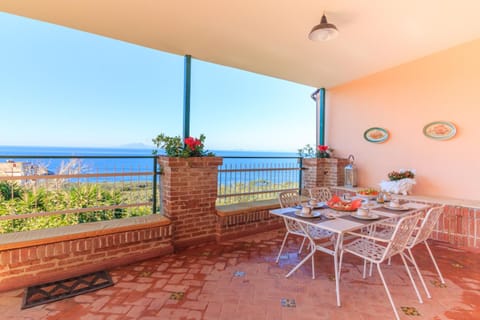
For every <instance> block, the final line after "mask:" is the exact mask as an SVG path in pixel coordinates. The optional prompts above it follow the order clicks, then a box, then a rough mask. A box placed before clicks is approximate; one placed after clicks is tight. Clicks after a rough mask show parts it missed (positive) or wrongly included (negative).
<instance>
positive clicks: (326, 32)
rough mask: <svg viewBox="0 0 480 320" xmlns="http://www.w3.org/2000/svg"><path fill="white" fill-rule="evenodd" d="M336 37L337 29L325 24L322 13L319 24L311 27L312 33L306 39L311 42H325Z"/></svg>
mask: <svg viewBox="0 0 480 320" xmlns="http://www.w3.org/2000/svg"><path fill="white" fill-rule="evenodd" d="M337 35H338V29H337V27H336V26H335V25H334V24H331V23H328V22H327V17H326V16H325V13H324V14H323V16H322V20H321V21H320V24H317V25H316V26H315V27H313V29H312V31H310V33H309V34H308V39H310V40H312V41H327V40H330V39H333V38H335V37H337Z"/></svg>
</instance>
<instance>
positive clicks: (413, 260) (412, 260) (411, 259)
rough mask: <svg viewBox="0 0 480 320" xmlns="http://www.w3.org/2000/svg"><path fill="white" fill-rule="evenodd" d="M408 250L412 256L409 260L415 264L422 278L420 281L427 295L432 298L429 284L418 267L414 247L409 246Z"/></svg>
mask: <svg viewBox="0 0 480 320" xmlns="http://www.w3.org/2000/svg"><path fill="white" fill-rule="evenodd" d="M407 250H408V254H409V256H410V259H409V260H410V262H411V263H412V264H413V266H414V267H415V269H416V270H417V275H418V277H419V278H420V281H421V282H422V285H423V289H424V290H425V293H426V294H427V297H428V298H429V299H431V298H432V296H431V295H430V291H428V288H427V285H426V284H425V280H424V279H423V276H422V273H421V272H420V269H419V268H418V265H417V261H416V260H415V257H414V256H413V254H412V249H410V248H408V249H407Z"/></svg>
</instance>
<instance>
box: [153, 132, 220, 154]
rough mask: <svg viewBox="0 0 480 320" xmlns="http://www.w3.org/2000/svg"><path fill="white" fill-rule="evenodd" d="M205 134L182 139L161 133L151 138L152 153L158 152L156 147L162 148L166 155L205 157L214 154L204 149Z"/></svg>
mask: <svg viewBox="0 0 480 320" xmlns="http://www.w3.org/2000/svg"><path fill="white" fill-rule="evenodd" d="M205 139H206V137H205V135H204V134H201V135H200V137H199V138H198V139H197V138H193V137H188V138H185V140H184V141H182V138H180V136H175V137H169V136H166V135H165V134H163V133H161V134H159V135H158V136H157V137H156V138H154V139H152V141H153V143H154V145H155V146H156V149H155V150H153V151H152V153H153V154H158V149H163V150H164V151H165V154H166V155H167V156H168V157H180V158H188V157H205V156H214V155H215V154H213V153H212V152H209V151H207V150H204V148H205V144H204V142H205Z"/></svg>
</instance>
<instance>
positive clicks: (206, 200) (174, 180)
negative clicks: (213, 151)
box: [158, 157, 223, 248]
mask: <svg viewBox="0 0 480 320" xmlns="http://www.w3.org/2000/svg"><path fill="white" fill-rule="evenodd" d="M158 162H159V164H160V167H161V168H162V179H161V180H162V193H163V196H162V208H163V213H164V214H165V216H166V217H168V218H169V219H170V220H171V221H172V224H173V228H174V231H173V244H174V246H175V248H182V247H187V246H189V245H191V244H198V243H201V242H207V241H214V240H215V227H216V222H217V215H216V209H215V201H216V199H217V184H218V181H217V179H218V166H219V165H221V164H222V162H223V158H219V157H192V158H170V157H158Z"/></svg>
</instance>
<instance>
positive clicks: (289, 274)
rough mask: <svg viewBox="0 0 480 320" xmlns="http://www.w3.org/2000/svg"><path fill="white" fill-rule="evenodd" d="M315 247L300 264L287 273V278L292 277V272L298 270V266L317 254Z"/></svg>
mask: <svg viewBox="0 0 480 320" xmlns="http://www.w3.org/2000/svg"><path fill="white" fill-rule="evenodd" d="M313 249H314V250H312V251H311V252H310V253H309V254H308V255H307V256H306V257H305V258H303V260H302V261H300V263H299V264H297V265H296V266H295V267H294V268H293V269H292V270H290V272H289V273H287V275H286V276H285V277H286V278H288V277H290V276H291V275H292V273H294V272H295V271H297V270H298V268H300V267H301V266H302V265H303V264H304V263H305V262H307V260H308V259H310V258H311V257H312V256H313V255H314V254H315V247H314V248H313Z"/></svg>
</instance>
